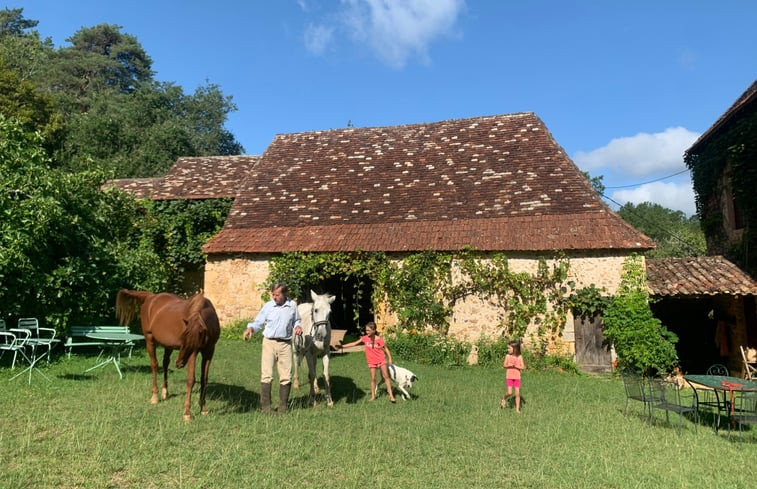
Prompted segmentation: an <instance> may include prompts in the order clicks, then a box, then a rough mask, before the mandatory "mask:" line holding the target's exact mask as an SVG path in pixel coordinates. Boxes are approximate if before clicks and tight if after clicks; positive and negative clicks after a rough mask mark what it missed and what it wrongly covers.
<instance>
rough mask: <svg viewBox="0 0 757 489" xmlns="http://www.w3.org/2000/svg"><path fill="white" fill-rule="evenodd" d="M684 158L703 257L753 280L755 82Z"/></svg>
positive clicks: (756, 243)
mask: <svg viewBox="0 0 757 489" xmlns="http://www.w3.org/2000/svg"><path fill="white" fill-rule="evenodd" d="M685 160H686V164H687V166H688V167H689V169H690V170H691V175H692V180H693V183H694V191H695V192H696V195H697V213H698V214H699V217H700V220H701V222H702V230H703V231H704V233H705V237H706V239H707V254H708V255H723V256H725V257H726V258H728V259H729V260H731V261H732V262H734V263H736V264H737V265H738V266H739V267H741V268H742V269H743V270H746V271H747V273H750V274H751V275H752V276H753V277H757V260H755V258H754V257H755V256H757V199H755V198H754V189H755V187H757V174H756V173H755V170H754V169H755V167H757V81H755V82H754V83H752V85H751V86H750V87H749V88H747V90H746V91H745V92H744V93H743V94H742V95H741V96H740V97H739V98H738V99H737V100H736V101H735V102H734V103H733V105H731V107H729V108H728V110H726V111H725V113H723V115H721V116H720V117H719V118H718V120H717V121H715V123H714V124H713V125H712V126H711V127H710V128H709V129H707V131H705V132H704V133H703V134H702V135H701V136H700V137H699V139H697V140H696V141H695V142H694V144H693V145H692V146H691V147H690V148H689V149H688V150H686V154H685ZM755 341H757V339H755Z"/></svg>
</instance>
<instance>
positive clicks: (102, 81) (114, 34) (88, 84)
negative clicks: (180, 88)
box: [46, 24, 153, 103]
mask: <svg viewBox="0 0 757 489" xmlns="http://www.w3.org/2000/svg"><path fill="white" fill-rule="evenodd" d="M120 29H121V27H120V26H117V25H107V24H100V25H97V26H94V27H89V28H82V29H80V30H79V31H77V32H76V33H75V34H74V35H73V36H71V37H69V38H68V39H66V41H68V42H70V43H71V44H72V45H71V46H68V47H63V48H60V49H59V50H57V51H56V52H55V53H54V55H53V56H52V57H51V59H50V62H49V65H48V66H47V69H48V72H47V74H46V83H47V84H49V85H50V86H51V87H52V88H54V89H55V90H56V91H58V92H61V93H65V94H67V95H69V96H73V97H75V98H76V101H77V102H79V103H80V102H81V101H82V99H86V97H88V96H89V95H91V94H93V93H97V92H102V91H109V90H114V91H116V92H120V93H131V92H134V91H135V90H137V89H138V88H139V87H140V86H141V85H142V84H144V83H149V82H150V81H151V80H152V76H153V71H152V68H151V67H152V60H151V59H150V57H149V56H148V55H147V53H146V52H145V50H144V49H143V48H142V46H141V45H140V44H139V42H138V41H137V39H136V38H135V37H134V36H131V35H129V34H123V33H121V31H120Z"/></svg>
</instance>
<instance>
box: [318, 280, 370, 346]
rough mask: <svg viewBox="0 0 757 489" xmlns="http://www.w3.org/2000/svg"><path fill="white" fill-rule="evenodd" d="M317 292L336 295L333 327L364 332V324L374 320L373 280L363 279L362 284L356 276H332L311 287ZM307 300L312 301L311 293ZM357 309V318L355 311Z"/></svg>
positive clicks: (332, 307) (332, 310)
mask: <svg viewBox="0 0 757 489" xmlns="http://www.w3.org/2000/svg"><path fill="white" fill-rule="evenodd" d="M310 288H311V289H313V291H315V292H316V293H317V294H325V293H329V294H332V295H334V296H336V299H335V300H334V303H333V304H332V305H331V328H332V329H345V330H347V334H352V335H358V334H362V330H363V326H364V325H365V323H367V322H368V321H374V320H375V319H374V314H373V304H372V302H371V295H372V293H373V281H371V280H368V279H363V283H362V284H360V283H359V282H358V280H357V279H355V278H354V277H344V276H335V277H330V278H328V279H326V280H323V281H322V282H320V283H318V284H314V285H312V286H311V287H310ZM307 294H308V295H307V298H306V300H307V302H310V293H309V291H308V292H307ZM356 310H357V314H358V316H357V320H356V319H355V311H356Z"/></svg>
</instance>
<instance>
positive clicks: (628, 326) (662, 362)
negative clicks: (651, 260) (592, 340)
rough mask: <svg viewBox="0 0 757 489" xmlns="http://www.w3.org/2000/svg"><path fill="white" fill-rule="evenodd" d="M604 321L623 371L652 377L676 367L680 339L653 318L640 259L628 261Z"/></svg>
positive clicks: (631, 258) (605, 330)
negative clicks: (631, 370) (632, 371)
mask: <svg viewBox="0 0 757 489" xmlns="http://www.w3.org/2000/svg"><path fill="white" fill-rule="evenodd" d="M602 319H603V323H604V335H605V337H606V338H607V339H608V340H610V341H611V342H612V344H613V347H614V348H615V353H617V355H618V360H619V362H620V364H621V366H622V367H625V368H631V369H633V370H635V371H637V372H642V373H645V374H653V373H655V372H665V371H670V369H671V368H672V367H673V366H674V365H675V364H676V363H677V361H678V354H677V353H676V349H675V343H677V342H678V337H677V336H676V335H675V333H673V332H671V331H669V330H668V329H667V328H665V326H663V325H662V323H661V322H660V320H659V319H657V318H655V317H654V316H653V315H652V310H651V309H650V307H649V294H648V292H647V284H646V273H645V269H644V266H643V261H642V260H641V258H640V257H638V256H632V257H629V258H628V259H626V262H625V264H624V266H623V276H622V278H621V283H620V287H619V290H618V293H617V294H616V295H615V296H614V297H613V298H612V299H611V300H610V303H609V305H608V306H607V307H606V309H605V312H604V316H603V318H602Z"/></svg>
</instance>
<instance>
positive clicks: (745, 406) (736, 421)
mask: <svg viewBox="0 0 757 489" xmlns="http://www.w3.org/2000/svg"><path fill="white" fill-rule="evenodd" d="M734 404H735V406H734V409H733V413H732V414H731V416H730V418H731V421H732V422H731V423H728V439H730V438H731V425H733V427H734V428H735V427H736V426H738V427H739V445H741V443H742V440H743V436H744V425H752V426H755V425H757V391H741V392H740V394H739V395H738V396H736V398H735V399H734Z"/></svg>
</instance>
